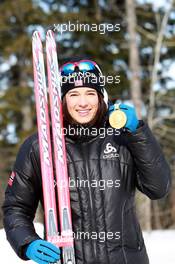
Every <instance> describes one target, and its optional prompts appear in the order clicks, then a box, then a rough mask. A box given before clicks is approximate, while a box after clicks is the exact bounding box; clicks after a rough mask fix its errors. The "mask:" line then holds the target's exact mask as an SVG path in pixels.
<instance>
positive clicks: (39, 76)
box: [32, 31, 75, 264]
mask: <svg viewBox="0 0 175 264" xmlns="http://www.w3.org/2000/svg"><path fill="white" fill-rule="evenodd" d="M32 47H33V67H34V86H35V100H36V112H37V124H38V137H39V148H40V160H41V172H42V185H43V195H44V212H45V223H46V239H47V240H48V241H49V242H52V243H54V244H55V245H57V246H58V247H63V250H62V252H63V263H64V264H75V257H74V247H73V233H72V223H71V209H70V195H69V184H68V174H67V164H66V149H65V141H64V135H63V134H62V109H61V91H60V77H59V70H58V62H57V53H56V44H55V40H54V37H53V33H52V31H48V33H47V38H46V53H47V69H48V80H49V98H50V105H51V108H50V111H51V123H52V135H53V145H54V162H55V168H56V185H57V195H58V201H59V209H58V210H57V208H56V197H55V196H56V193H55V188H54V174H53V161H52V146H51V136H50V120H49V109H48V97H47V87H46V78H45V67H44V56H43V48H42V42H41V39H40V35H39V33H38V32H34V34H33V42H32ZM58 213H59V218H60V229H61V236H60V235H59V233H58V223H57V214H58ZM59 263H61V262H60V261H59Z"/></svg>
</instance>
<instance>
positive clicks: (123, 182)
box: [3, 124, 170, 264]
mask: <svg viewBox="0 0 175 264" xmlns="http://www.w3.org/2000/svg"><path fill="white" fill-rule="evenodd" d="M66 148H67V163H68V172H69V177H70V179H71V182H72V181H73V182H76V184H75V185H72V184H70V195H71V208H72V220H73V231H74V233H75V234H86V235H87V236H84V237H83V238H82V236H81V237H80V236H79V238H78V235H76V236H75V254H76V264H98V263H99V264H100V263H101V264H107V263H108V264H148V263H149V260H148V256H147V253H146V249H145V245H144V241H143V237H142V233H141V230H140V226H139V224H138V221H137V218H136V214H135V206H134V195H135V190H136V187H137V188H138V189H139V190H140V191H141V192H143V193H144V194H146V195H147V196H148V197H150V198H151V199H159V198H162V197H163V196H165V195H166V194H167V192H168V191H169V187H170V170H169V167H168V164H167V162H166V161H165V159H164V156H163V154H162V152H161V149H160V147H159V145H158V143H157V142H156V140H155V138H154V137H153V135H152V133H151V131H150V130H149V128H148V126H147V125H146V124H143V125H142V126H141V127H140V128H138V129H137V131H136V132H135V133H129V132H125V133H122V134H121V135H120V136H118V135H115V133H113V134H112V135H107V136H105V137H104V138H103V137H102V136H101V135H98V136H96V137H92V138H90V139H89V140H80V141H74V140H73V139H71V138H67V139H66ZM14 175H15V177H13V178H14V179H11V181H10V183H9V186H8V187H7V190H6V196H5V202H4V205H3V211H4V226H5V230H6V234H7V239H8V241H9V242H10V244H11V246H12V247H13V248H14V250H15V251H16V253H17V254H18V255H19V256H20V257H21V258H23V259H26V257H25V256H24V252H23V249H24V246H25V245H26V244H28V243H30V242H31V241H33V240H35V239H38V238H39V237H38V235H37V234H36V232H35V229H34V227H33V223H32V221H33V219H34V216H35V212H36V208H37V206H38V201H39V200H41V201H43V197H42V182H41V172H40V165H39V150H38V138H37V135H33V136H31V137H29V138H28V139H27V140H26V141H25V142H24V144H23V145H22V146H21V148H20V151H19V153H18V156H17V159H16V162H15V166H14V173H13V176H14ZM12 181H13V184H12ZM83 181H84V183H85V181H86V183H88V186H87V185H86V184H85V185H83V186H82V182H83ZM80 182H81V184H80Z"/></svg>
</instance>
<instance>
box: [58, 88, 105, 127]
mask: <svg viewBox="0 0 175 264" xmlns="http://www.w3.org/2000/svg"><path fill="white" fill-rule="evenodd" d="M97 94H98V109H97V112H96V114H95V117H94V118H93V119H92V120H91V121H90V122H88V123H86V124H83V125H85V126H88V127H92V126H94V127H96V128H99V127H100V126H101V125H102V123H103V122H104V119H105V116H106V113H107V105H106V104H105V102H104V100H103V96H102V95H101V94H100V93H97ZM62 105H63V123H64V127H68V126H69V125H76V124H79V123H78V122H77V121H76V120H74V119H73V118H72V117H71V115H70V114H69V112H68V109H67V103H66V96H64V97H63V104H62Z"/></svg>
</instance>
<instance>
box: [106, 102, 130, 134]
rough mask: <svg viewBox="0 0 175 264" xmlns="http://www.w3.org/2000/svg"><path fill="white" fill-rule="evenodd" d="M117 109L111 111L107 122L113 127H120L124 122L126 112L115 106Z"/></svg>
mask: <svg viewBox="0 0 175 264" xmlns="http://www.w3.org/2000/svg"><path fill="white" fill-rule="evenodd" d="M116 108H117V110H115V111H113V112H112V113H111V114H110V116H109V123H110V125H111V126H112V127H113V128H116V129H120V128H122V127H124V125H125V124H126V121H127V118H126V114H125V113H124V112H123V111H121V110H120V109H119V107H118V106H117V107H116Z"/></svg>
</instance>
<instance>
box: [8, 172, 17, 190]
mask: <svg viewBox="0 0 175 264" xmlns="http://www.w3.org/2000/svg"><path fill="white" fill-rule="evenodd" d="M15 176H16V173H15V172H14V171H12V173H11V175H10V177H9V180H8V185H9V186H10V187H11V186H12V184H13V181H14V178H15Z"/></svg>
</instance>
